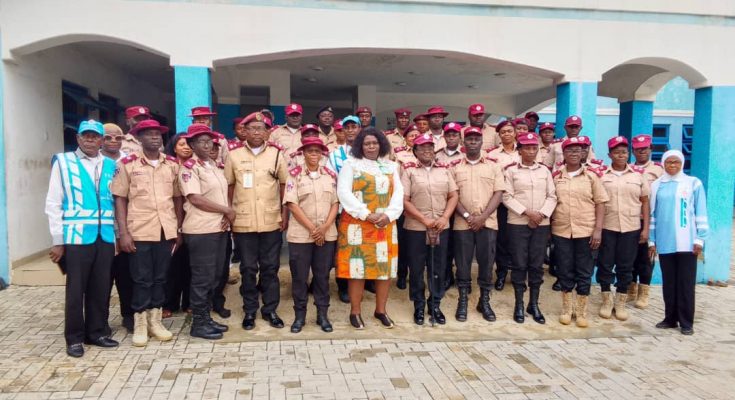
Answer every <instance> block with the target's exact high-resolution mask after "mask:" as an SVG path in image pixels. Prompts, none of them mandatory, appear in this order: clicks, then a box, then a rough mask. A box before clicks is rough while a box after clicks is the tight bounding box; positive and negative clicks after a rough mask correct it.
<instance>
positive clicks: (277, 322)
mask: <svg viewBox="0 0 735 400" xmlns="http://www.w3.org/2000/svg"><path fill="white" fill-rule="evenodd" d="M263 319H264V320H266V321H268V323H270V324H271V326H272V327H274V328H278V329H281V328H283V320H282V319H281V318H280V317H279V316H278V314H276V313H275V312H272V313H270V314H263Z"/></svg>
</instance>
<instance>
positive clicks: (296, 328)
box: [291, 317, 306, 333]
mask: <svg viewBox="0 0 735 400" xmlns="http://www.w3.org/2000/svg"><path fill="white" fill-rule="evenodd" d="M304 325H306V321H304V318H303V317H300V318H296V319H295V320H294V321H293V324H291V333H299V332H301V329H303V328H304Z"/></svg>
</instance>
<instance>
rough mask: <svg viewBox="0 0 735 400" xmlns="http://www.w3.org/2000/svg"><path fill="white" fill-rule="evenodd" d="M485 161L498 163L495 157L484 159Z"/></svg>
mask: <svg viewBox="0 0 735 400" xmlns="http://www.w3.org/2000/svg"><path fill="white" fill-rule="evenodd" d="M485 159H486V160H490V161H492V162H494V163H496V162H498V159H497V158H495V157H485Z"/></svg>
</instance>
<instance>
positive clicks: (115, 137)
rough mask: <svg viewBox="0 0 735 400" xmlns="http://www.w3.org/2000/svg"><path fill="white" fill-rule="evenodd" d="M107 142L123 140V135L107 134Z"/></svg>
mask: <svg viewBox="0 0 735 400" xmlns="http://www.w3.org/2000/svg"><path fill="white" fill-rule="evenodd" d="M104 139H105V142H122V136H105V137H104Z"/></svg>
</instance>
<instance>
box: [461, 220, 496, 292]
mask: <svg viewBox="0 0 735 400" xmlns="http://www.w3.org/2000/svg"><path fill="white" fill-rule="evenodd" d="M452 234H453V236H454V255H455V257H456V259H457V287H458V288H468V287H470V286H471V285H472V259H473V257H476V258H477V265H478V270H477V285H478V286H479V287H480V289H487V290H490V289H491V288H492V284H493V263H495V241H496V240H497V237H498V231H496V230H495V229H489V228H482V229H480V230H479V231H477V232H473V231H471V230H469V229H468V230H464V231H453V232H452Z"/></svg>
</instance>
